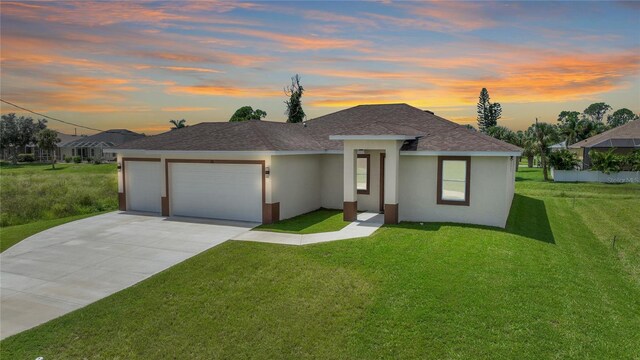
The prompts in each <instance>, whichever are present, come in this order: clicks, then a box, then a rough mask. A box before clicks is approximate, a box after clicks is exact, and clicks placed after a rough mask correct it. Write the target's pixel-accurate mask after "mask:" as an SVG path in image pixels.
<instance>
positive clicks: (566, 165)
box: [549, 149, 579, 170]
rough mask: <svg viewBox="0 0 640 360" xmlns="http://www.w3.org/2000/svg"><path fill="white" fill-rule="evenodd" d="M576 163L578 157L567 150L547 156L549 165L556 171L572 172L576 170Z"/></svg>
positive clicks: (553, 152)
mask: <svg viewBox="0 0 640 360" xmlns="http://www.w3.org/2000/svg"><path fill="white" fill-rule="evenodd" d="M578 163H579V162H578V156H577V155H576V154H574V153H572V152H571V151H569V150H567V149H562V150H560V151H552V152H551V154H549V164H550V165H551V166H552V167H553V168H554V169H556V170H574V169H577V168H578Z"/></svg>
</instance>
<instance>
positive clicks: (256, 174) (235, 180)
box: [169, 163, 262, 222]
mask: <svg viewBox="0 0 640 360" xmlns="http://www.w3.org/2000/svg"><path fill="white" fill-rule="evenodd" d="M169 168H170V169H169V171H170V179H169V182H170V184H171V186H170V191H169V193H170V201H169V203H170V206H171V210H172V212H171V214H172V215H176V216H192V217H203V218H214V219H227V220H241V221H255V222H261V221H262V166H260V165H256V164H189V163H171V164H170V166H169Z"/></svg>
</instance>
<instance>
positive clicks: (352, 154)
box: [342, 141, 358, 221]
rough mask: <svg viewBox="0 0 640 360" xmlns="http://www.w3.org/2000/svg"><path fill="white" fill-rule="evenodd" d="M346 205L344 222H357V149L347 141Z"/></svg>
mask: <svg viewBox="0 0 640 360" xmlns="http://www.w3.org/2000/svg"><path fill="white" fill-rule="evenodd" d="M343 158H344V171H343V174H344V179H343V182H342V183H343V187H344V191H343V194H344V204H343V207H342V210H343V219H344V221H356V219H357V217H358V201H357V199H358V198H357V194H358V192H357V190H356V158H357V156H356V149H354V148H353V147H352V146H350V145H349V144H348V142H347V141H345V144H344V155H343Z"/></svg>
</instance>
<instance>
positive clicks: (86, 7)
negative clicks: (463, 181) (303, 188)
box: [0, 1, 640, 134]
mask: <svg viewBox="0 0 640 360" xmlns="http://www.w3.org/2000/svg"><path fill="white" fill-rule="evenodd" d="M0 6H1V8H0V10H1V61H2V64H1V77H2V78H1V85H0V90H1V93H2V98H3V99H5V100H8V101H11V102H15V103H17V104H19V105H21V106H24V107H27V108H30V109H33V110H35V111H38V112H42V113H45V114H47V115H50V116H54V117H58V118H61V119H64V120H67V121H73V122H77V123H81V124H84V125H87V126H91V127H96V128H100V129H111V128H128V129H130V130H134V131H140V132H145V133H147V134H154V133H159V132H164V131H167V130H168V128H169V124H168V121H169V120H170V119H180V118H185V119H187V123H188V124H195V123H198V122H202V121H227V120H228V119H229V117H230V116H231V114H232V113H233V112H234V111H235V110H236V109H237V108H238V107H240V106H243V105H251V106H253V107H254V108H260V109H263V110H265V111H266V112H267V113H268V116H267V118H266V120H271V121H284V120H285V115H284V111H285V106H284V103H283V101H284V100H285V95H284V93H283V87H284V86H285V85H287V83H289V82H290V77H291V76H292V75H293V74H296V73H298V74H300V75H301V77H302V83H303V86H304V87H305V89H306V93H305V94H304V96H303V106H304V109H305V111H306V113H307V116H308V118H313V117H317V116H320V115H323V114H327V113H330V112H334V111H337V110H340V109H343V108H346V107H350V106H354V105H358V104H372V103H398V102H406V103H408V104H410V105H414V106H417V107H420V108H423V109H430V110H432V111H434V112H435V113H436V114H438V115H441V116H443V117H445V118H448V119H450V120H453V121H456V122H459V123H473V124H475V111H476V110H475V104H476V102H477V100H478V94H479V92H480V89H481V88H482V87H486V88H488V90H489V93H490V95H491V98H492V100H494V101H497V102H500V103H501V104H502V107H503V119H502V120H501V121H500V122H499V124H500V125H504V126H507V127H510V128H512V129H523V128H526V127H527V126H528V125H529V124H530V123H532V122H533V121H534V119H535V117H539V118H540V119H541V120H543V121H548V122H554V121H555V119H556V117H557V114H558V113H559V112H560V111H561V110H578V111H582V110H583V109H584V108H585V107H586V106H588V105H589V104H590V103H593V102H597V101H604V102H606V103H608V104H610V105H611V106H612V107H613V108H614V109H618V108H622V107H627V108H629V109H631V110H632V111H634V112H636V113H638V112H640V3H637V2H636V3H632V2H436V3H408V2H392V1H388V2H295V3H293V2H254V3H249V2H241V3H228V2H218V1H197V2H179V1H174V2H156V1H153V2H89V1H77V2H74V1H58V2H56V1H53V2H10V1H2V3H1V5H0ZM7 112H18V113H19V111H17V110H16V109H13V108H11V107H10V106H7V105H5V104H2V113H7ZM50 127H52V128H55V129H58V130H62V131H64V132H69V133H72V132H73V127H70V126H65V125H61V124H58V123H54V122H50ZM78 131H79V133H85V134H86V133H92V132H90V131H86V130H80V129H78Z"/></svg>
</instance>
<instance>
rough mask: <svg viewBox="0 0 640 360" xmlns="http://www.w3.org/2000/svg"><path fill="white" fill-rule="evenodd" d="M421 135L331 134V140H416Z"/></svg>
mask: <svg viewBox="0 0 640 360" xmlns="http://www.w3.org/2000/svg"><path fill="white" fill-rule="evenodd" d="M419 137H420V136H419V135H329V140H415V139H417V138H419Z"/></svg>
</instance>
